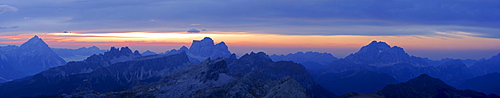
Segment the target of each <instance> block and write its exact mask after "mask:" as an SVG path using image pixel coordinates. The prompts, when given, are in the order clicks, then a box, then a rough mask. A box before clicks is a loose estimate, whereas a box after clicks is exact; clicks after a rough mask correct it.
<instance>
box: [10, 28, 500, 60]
mask: <svg viewBox="0 0 500 98" xmlns="http://www.w3.org/2000/svg"><path fill="white" fill-rule="evenodd" d="M436 34H440V35H445V36H439V35H397V36H363V35H328V36H326V35H278V34H259V33H245V32H202V33H185V32H114V33H40V34H38V35H39V36H40V37H41V38H42V39H44V41H46V42H47V43H48V44H49V45H50V46H53V47H54V48H79V47H82V46H85V45H86V46H85V47H88V46H90V45H96V46H98V47H100V48H103V49H107V48H109V47H110V46H129V47H131V48H137V49H138V50H140V51H145V50H152V51H155V52H164V51H167V50H170V49H178V48H179V47H180V46H187V47H189V45H190V44H191V42H192V40H201V39H203V38H204V37H211V38H212V39H213V40H214V41H215V43H219V42H221V41H224V42H226V44H227V45H228V46H229V49H230V51H232V52H236V53H239V54H242V53H248V52H251V51H254V52H258V51H264V52H266V50H261V49H246V50H242V48H238V49H237V50H234V49H231V47H233V48H234V47H267V48H273V47H274V48H309V49H311V50H306V51H318V50H315V48H317V49H320V48H321V49H322V51H318V52H331V51H336V50H338V49H346V48H347V49H351V50H352V51H350V53H353V52H355V51H357V50H358V49H359V48H361V47H362V46H364V45H367V44H368V43H370V42H371V41H373V40H376V41H384V42H387V43H388V44H389V45H391V46H399V47H403V48H404V49H405V50H500V44H497V43H499V42H500V39H494V38H482V37H474V36H471V35H472V34H471V33H466V32H465V33H464V32H458V33H446V32H436ZM32 36H33V35H18V36H8V37H5V36H4V37H0V39H11V40H13V41H10V42H9V41H4V42H1V43H4V44H13V43H19V44H21V43H22V42H23V41H25V40H27V39H28V38H31V37H32ZM450 36H451V37H450ZM243 49H245V48H243ZM326 50H330V51H326ZM267 51H269V50H267ZM294 52H297V50H293V49H291V50H282V51H278V52H276V51H275V53H270V54H288V53H294ZM499 52H500V51H499ZM350 53H343V55H347V54H350ZM408 53H409V54H412V53H411V52H408ZM334 55H335V54H334ZM338 55H339V54H337V56H338ZM492 55H494V54H492ZM485 58H488V57H485Z"/></svg>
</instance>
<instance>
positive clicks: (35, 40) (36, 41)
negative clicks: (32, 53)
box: [20, 35, 49, 48]
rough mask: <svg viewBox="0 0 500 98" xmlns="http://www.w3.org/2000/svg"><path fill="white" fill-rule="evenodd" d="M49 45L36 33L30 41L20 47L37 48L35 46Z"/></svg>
mask: <svg viewBox="0 0 500 98" xmlns="http://www.w3.org/2000/svg"><path fill="white" fill-rule="evenodd" d="M48 46H49V45H47V44H46V43H45V42H44V41H43V40H42V39H41V38H39V37H38V36H37V35H35V36H33V37H32V38H30V39H29V40H28V41H26V42H24V43H23V44H21V46H20V47H27V48H35V47H48Z"/></svg>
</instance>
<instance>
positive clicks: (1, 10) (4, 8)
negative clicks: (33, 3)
mask: <svg viewBox="0 0 500 98" xmlns="http://www.w3.org/2000/svg"><path fill="white" fill-rule="evenodd" d="M9 11H11V12H15V11H17V8H16V7H12V6H9V5H0V14H2V13H5V12H9Z"/></svg>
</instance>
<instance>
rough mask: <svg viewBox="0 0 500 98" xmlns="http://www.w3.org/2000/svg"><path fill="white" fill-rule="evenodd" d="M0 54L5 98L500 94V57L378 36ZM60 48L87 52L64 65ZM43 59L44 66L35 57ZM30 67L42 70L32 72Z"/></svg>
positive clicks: (35, 42)
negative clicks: (413, 48) (302, 47)
mask: <svg viewBox="0 0 500 98" xmlns="http://www.w3.org/2000/svg"><path fill="white" fill-rule="evenodd" d="M30 49H31V50H30ZM0 51H2V52H1V53H2V54H1V56H0V57H1V58H2V59H0V64H1V67H2V69H0V75H3V76H0V79H4V80H8V79H10V80H12V81H8V82H6V83H0V95H2V97H6V98H15V97H66V98H69V97H97V98H99V97H101V98H102V97H301V98H302V97H306V98H307V97H315V98H331V97H337V96H336V94H343V95H341V96H339V97H480V98H487V97H498V96H496V95H495V94H498V90H499V89H498V88H497V85H498V83H499V82H498V81H497V78H499V75H498V73H495V72H499V70H496V68H497V67H498V66H500V63H499V62H498V61H500V60H497V59H498V58H499V57H500V56H498V55H497V56H494V57H492V58H490V59H484V60H479V61H475V60H457V59H443V60H440V61H433V60H429V59H426V58H421V57H416V56H411V55H409V54H408V53H406V52H405V51H404V49H403V48H401V47H398V46H390V45H388V44H387V43H385V42H377V41H373V42H371V43H369V44H368V45H366V46H363V47H361V49H360V50H359V51H358V52H356V53H353V54H350V55H349V56H347V57H345V58H340V59H339V58H336V57H334V56H333V55H331V54H329V53H319V52H312V51H310V52H305V53H304V52H297V53H293V54H287V55H271V56H269V55H267V54H266V53H264V52H257V53H255V52H251V53H247V54H244V55H243V56H241V57H239V58H237V56H236V55H235V54H231V52H230V51H229V49H228V46H227V45H226V44H225V43H224V42H220V43H217V44H215V43H214V41H213V40H212V39H211V38H209V37H205V38H203V39H202V40H194V41H193V43H192V44H191V46H190V47H189V48H188V47H186V46H182V47H181V48H179V49H173V50H170V51H166V52H165V53H159V54H158V53H154V52H151V51H145V52H143V53H142V54H141V53H139V51H137V50H136V51H132V50H131V49H130V48H128V47H121V48H115V47H111V48H110V49H109V50H107V51H105V52H102V51H103V50H100V49H99V48H97V47H89V48H80V49H59V48H50V47H48V45H47V44H45V42H43V40H41V39H40V38H38V36H34V37H33V38H31V39H30V40H28V41H27V42H26V43H24V44H22V45H21V46H19V47H17V46H4V47H0ZM54 51H57V52H54ZM96 52H100V53H96ZM58 54H59V55H65V57H71V56H75V55H89V54H90V56H89V57H87V58H85V59H83V60H77V61H70V62H68V63H65V62H64V60H63V59H62V58H61V57H59V56H58ZM499 55H500V54H499ZM20 58H22V59H20ZM29 58H31V59H29ZM57 58H58V59H59V60H62V61H63V62H61V64H60V65H62V66H57V65H49V64H54V63H51V62H55V61H58V59H57ZM29 60H33V61H29ZM21 61H22V62H21ZM26 61H29V62H26ZM40 61H43V63H37V62H40ZM30 62H31V63H30ZM47 62H48V63H47ZM464 62H466V63H464ZM23 64H24V65H23ZM56 64H59V63H56ZM21 65H22V66H21ZM28 66H31V67H32V68H37V67H40V66H41V67H40V68H42V69H43V68H45V69H43V70H40V71H38V72H35V71H33V69H30V68H26V67H28ZM23 68H25V69H23ZM27 72H32V73H27ZM30 74H31V75H30ZM9 75H19V76H17V78H20V79H15V78H10V77H7V78H5V77H6V76H9ZM21 75H23V76H21ZM4 76H5V77H4ZM23 77H24V78H23ZM433 77H436V78H433ZM401 81H406V82H401ZM400 82H401V83H400ZM453 86H455V87H458V88H460V89H466V90H459V89H456V88H454V87H453ZM468 89H471V90H468ZM473 90H475V91H473ZM477 91H481V92H485V93H495V94H489V95H488V94H484V93H480V92H477ZM360 93H361V94H360Z"/></svg>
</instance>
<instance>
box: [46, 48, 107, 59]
mask: <svg viewBox="0 0 500 98" xmlns="http://www.w3.org/2000/svg"><path fill="white" fill-rule="evenodd" d="M52 50H54V52H55V53H56V54H57V55H59V56H61V58H63V59H64V60H66V61H82V60H84V59H85V58H87V57H89V56H91V55H93V54H101V53H104V52H106V50H101V49H99V48H98V47H96V46H92V47H88V48H87V47H81V48H78V49H67V48H52Z"/></svg>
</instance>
